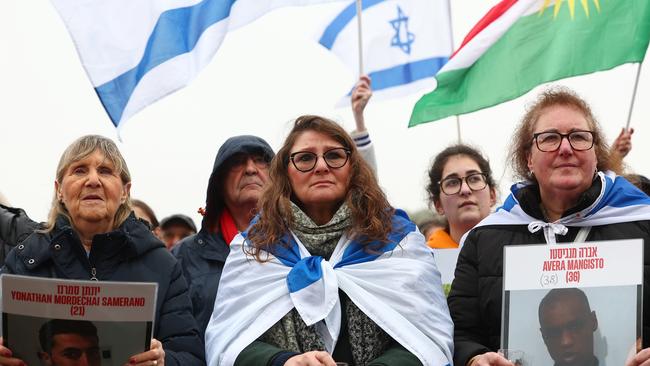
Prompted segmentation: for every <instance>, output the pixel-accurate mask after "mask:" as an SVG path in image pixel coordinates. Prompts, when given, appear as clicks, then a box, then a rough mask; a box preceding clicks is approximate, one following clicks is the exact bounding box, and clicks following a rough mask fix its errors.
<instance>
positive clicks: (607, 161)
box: [510, 87, 621, 182]
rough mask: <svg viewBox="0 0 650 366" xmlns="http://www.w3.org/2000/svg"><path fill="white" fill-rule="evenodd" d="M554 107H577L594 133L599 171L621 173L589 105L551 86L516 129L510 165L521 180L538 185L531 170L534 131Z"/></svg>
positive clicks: (528, 109)
mask: <svg viewBox="0 0 650 366" xmlns="http://www.w3.org/2000/svg"><path fill="white" fill-rule="evenodd" d="M554 106H563V107H568V108H573V109H574V110H576V111H578V112H580V113H582V115H583V116H584V117H585V119H586V120H587V124H588V125H589V129H591V131H592V132H593V134H594V151H595V152H596V160H597V167H596V168H597V169H598V170H600V171H604V170H613V171H615V172H617V173H618V172H620V171H621V166H620V164H616V163H615V162H614V161H613V159H612V158H611V156H610V153H609V146H608V145H607V141H605V138H604V133H603V131H602V129H601V127H600V124H599V123H598V121H597V120H596V117H594V114H593V113H592V111H591V108H589V105H588V104H587V102H585V100H584V99H582V98H580V97H579V96H578V95H577V94H576V93H575V92H573V91H572V90H570V89H568V88H565V87H551V88H549V89H546V90H545V91H543V92H542V93H541V94H540V95H539V96H538V97H537V100H536V101H535V102H534V103H533V104H532V105H530V106H529V107H528V108H527V110H526V114H525V115H524V117H523V118H522V119H521V122H519V126H518V127H517V129H516V130H515V135H514V136H513V144H512V145H511V147H510V163H511V165H512V169H513V171H514V173H515V175H516V176H517V177H519V178H522V179H525V180H528V181H531V182H536V179H535V176H534V175H533V174H532V173H531V172H530V170H529V169H528V155H529V154H530V151H531V149H532V147H533V132H534V128H535V125H536V124H537V121H538V120H539V118H540V117H541V116H542V114H544V112H546V109H547V108H550V107H554Z"/></svg>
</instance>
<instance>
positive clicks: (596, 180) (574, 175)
mask: <svg viewBox="0 0 650 366" xmlns="http://www.w3.org/2000/svg"><path fill="white" fill-rule="evenodd" d="M609 151H610V150H609V148H608V147H607V144H606V142H605V139H604V135H603V132H602V130H601V128H600V126H599V125H598V123H597V122H596V120H595V118H594V116H593V114H592V112H591V109H590V108H589V106H588V105H587V103H586V102H585V101H584V100H583V99H581V98H580V97H578V96H577V95H576V94H575V93H573V92H571V91H569V90H566V89H563V88H559V89H549V90H547V91H545V92H543V93H542V94H541V95H540V96H539V98H538V99H537V101H536V102H535V103H534V104H532V105H531V107H530V108H529V110H528V111H527V112H526V114H525V115H524V117H523V119H522V121H521V123H520V124H519V127H518V128H517V130H516V131H515V135H514V137H513V146H512V147H511V153H510V154H511V163H512V166H513V170H514V171H515V173H516V175H517V176H518V177H519V178H521V179H523V181H522V182H520V183H518V184H515V185H513V186H512V188H511V194H510V196H509V197H508V198H507V199H506V200H505V203H504V205H503V206H502V207H500V208H499V209H497V211H496V212H494V213H493V214H491V215H490V216H488V217H487V218H486V219H485V220H483V221H481V222H480V223H479V224H478V225H477V226H476V227H475V228H473V229H472V230H471V231H470V232H469V233H468V234H467V236H466V238H465V240H464V243H463V248H462V249H461V252H460V255H459V257H458V263H457V266H456V275H455V279H454V282H453V284H452V286H451V292H450V294H449V297H448V301H449V308H450V311H451V315H452V319H453V320H454V324H455V327H454V346H455V347H454V364H455V365H459V366H463V365H472V366H485V365H509V366H512V363H511V362H509V361H507V360H506V359H505V358H503V357H502V356H501V355H500V354H498V353H496V351H497V350H498V349H499V347H500V343H501V338H500V334H501V311H502V289H503V273H502V268H503V247H504V245H526V244H543V243H547V244H551V245H553V244H556V243H570V242H574V241H601V240H618V239H632V238H642V239H644V242H645V246H646V249H645V252H646V253H647V252H648V250H649V249H650V247H648V245H650V221H649V220H650V199H648V196H646V195H645V194H643V193H642V192H641V191H639V190H638V189H637V188H636V187H634V186H632V184H630V183H629V182H628V181H626V180H625V179H623V178H622V177H619V176H616V174H615V173H614V172H613V171H612V169H613V168H614V165H613V163H612V161H611V158H610V152H609ZM644 263H645V264H644V285H647V284H648V278H649V277H648V276H649V275H650V270H649V265H650V257H648V256H646V259H645V262H644ZM643 297H644V298H643V343H644V345H643V346H644V347H647V346H648V344H649V342H650V332H649V330H650V328H649V326H650V320H649V316H650V312H649V311H648V310H649V309H650V291H644V295H643ZM531 312H536V309H531ZM632 346H633V345H630V347H632ZM648 359H650V349H649V350H644V351H643V352H641V353H639V354H638V355H637V356H636V358H634V359H631V360H629V361H628V362H627V363H626V365H628V366H631V365H640V364H641V363H643V361H644V360H648ZM623 361H624V360H621V362H620V364H623V363H624V362H623ZM602 363H603V361H602V360H601V364H602Z"/></svg>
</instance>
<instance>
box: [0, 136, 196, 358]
mask: <svg viewBox="0 0 650 366" xmlns="http://www.w3.org/2000/svg"><path fill="white" fill-rule="evenodd" d="M130 189H131V175H130V173H129V170H128V168H127V166H126V162H125V161H124V158H123V157H122V155H121V154H120V152H119V150H118V148H117V146H116V145H115V143H114V142H113V141H111V140H110V139H107V138H105V137H101V136H94V135H89V136H83V137H81V138H79V139H77V140H76V141H74V142H73V143H72V144H71V145H70V146H69V147H68V148H67V149H66V150H65V152H64V153H63V156H61V159H60V161H59V165H58V167H57V171H56V179H55V181H54V198H53V201H52V208H51V210H50V214H49V219H48V221H47V223H46V225H45V227H44V228H43V229H42V230H37V231H36V232H34V233H33V234H31V235H30V236H29V237H27V238H26V239H25V241H23V242H22V243H21V244H20V245H18V246H17V247H16V248H15V249H14V250H13V251H12V252H11V253H9V256H8V257H7V260H6V263H5V266H4V267H3V269H2V273H11V274H19V275H26V276H36V277H50V278H62V279H75V280H94V281H125V282H130V281H133V282H156V283H157V284H158V293H157V301H156V311H155V319H154V329H153V337H154V338H153V339H152V340H151V348H150V350H147V351H145V352H143V353H140V354H137V355H133V356H131V357H130V358H129V359H128V360H119V362H124V363H128V364H130V365H134V366H135V365H141V366H152V365H153V366H156V365H157V366H161V365H165V364H167V365H184V366H186V365H204V364H205V361H204V360H203V359H204V356H203V349H202V348H203V347H202V345H203V342H202V341H201V339H200V337H199V335H198V329H197V327H196V322H195V320H194V318H193V316H192V313H191V304H190V299H189V296H188V295H187V285H186V283H185V280H184V279H183V277H182V274H181V268H180V265H179V264H178V263H177V262H176V260H175V259H174V257H173V256H172V255H171V254H170V253H169V252H167V250H166V249H165V246H164V245H163V243H162V242H160V240H158V239H157V238H156V237H155V236H154V235H153V234H152V233H151V231H150V230H149V227H148V226H147V225H146V224H145V223H144V222H142V221H140V220H138V219H137V218H136V217H135V215H134V214H133V212H132V208H131V202H130ZM0 340H1V338H0ZM116 361H117V360H116ZM0 365H24V362H23V361H22V360H20V359H18V358H14V357H12V352H11V350H9V349H8V348H6V347H4V346H0Z"/></svg>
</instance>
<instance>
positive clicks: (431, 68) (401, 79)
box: [348, 57, 449, 95]
mask: <svg viewBox="0 0 650 366" xmlns="http://www.w3.org/2000/svg"><path fill="white" fill-rule="evenodd" d="M448 60H449V58H448V57H432V58H427V59H424V60H420V61H415V62H409V63H406V64H402V65H397V66H393V67H391V68H388V69H384V70H379V71H374V72H371V73H370V74H369V75H368V76H370V79H371V80H372V89H373V90H375V91H378V90H383V89H388V88H392V87H395V86H398V85H403V84H408V83H412V82H414V81H417V80H421V79H426V78H429V77H433V76H435V75H436V73H437V72H438V70H440V69H441V68H442V67H443V66H444V65H445V64H446V63H447V61H448ZM348 95H352V90H350V92H349V93H348Z"/></svg>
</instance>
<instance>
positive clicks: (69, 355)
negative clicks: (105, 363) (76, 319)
mask: <svg viewBox="0 0 650 366" xmlns="http://www.w3.org/2000/svg"><path fill="white" fill-rule="evenodd" d="M52 343H53V344H52V350H51V351H50V353H49V354H48V353H45V354H44V355H43V356H42V358H41V359H42V360H43V361H44V363H45V364H46V365H48V366H99V365H100V364H101V358H100V356H99V346H98V344H97V343H98V342H97V337H84V336H81V335H79V334H57V335H55V336H54V337H53V342H52Z"/></svg>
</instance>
